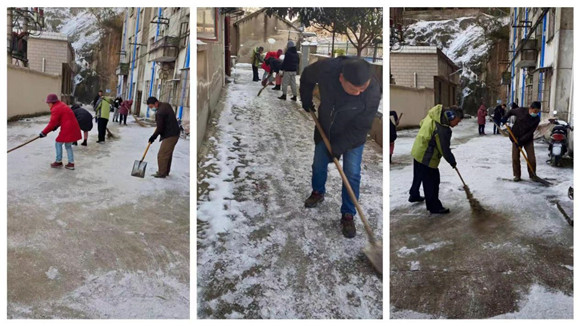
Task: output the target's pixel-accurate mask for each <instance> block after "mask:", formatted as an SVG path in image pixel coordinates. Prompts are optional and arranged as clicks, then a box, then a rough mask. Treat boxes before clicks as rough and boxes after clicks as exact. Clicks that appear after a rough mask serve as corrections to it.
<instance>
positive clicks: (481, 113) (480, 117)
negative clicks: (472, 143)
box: [477, 101, 487, 135]
mask: <svg viewBox="0 0 580 326" xmlns="http://www.w3.org/2000/svg"><path fill="white" fill-rule="evenodd" d="M486 117H487V108H486V107H485V105H484V104H483V101H482V102H481V106H480V107H479V110H477V124H479V135H485V118H486Z"/></svg>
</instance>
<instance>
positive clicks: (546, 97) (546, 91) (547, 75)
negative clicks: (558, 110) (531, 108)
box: [530, 69, 552, 115]
mask: <svg viewBox="0 0 580 326" xmlns="http://www.w3.org/2000/svg"><path fill="white" fill-rule="evenodd" d="M542 84H543V85H542V100H541V101H540V102H542V114H544V113H545V114H548V115H549V114H550V89H551V88H552V69H547V70H546V72H544V78H543V80H542ZM530 103H531V102H530Z"/></svg>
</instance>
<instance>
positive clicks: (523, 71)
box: [520, 8, 529, 107]
mask: <svg viewBox="0 0 580 326" xmlns="http://www.w3.org/2000/svg"><path fill="white" fill-rule="evenodd" d="M525 10H526V16H525V17H526V20H525V22H526V23H527V22H528V10H529V8H525ZM527 36H528V28H527V27H524V39H526V37H527ZM526 72H527V69H526V68H522V99H521V101H520V102H521V104H520V106H522V107H525V106H526Z"/></svg>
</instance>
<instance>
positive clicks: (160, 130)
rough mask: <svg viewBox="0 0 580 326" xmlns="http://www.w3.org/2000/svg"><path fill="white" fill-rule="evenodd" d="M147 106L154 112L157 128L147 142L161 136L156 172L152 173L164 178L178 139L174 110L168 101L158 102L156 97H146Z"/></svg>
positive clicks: (167, 172) (168, 170)
mask: <svg viewBox="0 0 580 326" xmlns="http://www.w3.org/2000/svg"><path fill="white" fill-rule="evenodd" d="M147 106H149V108H150V109H152V110H153V111H154V112H155V122H156V123H157V128H156V129H155V132H154V133H153V135H152V136H151V137H150V138H149V143H153V142H154V141H155V139H156V138H157V136H161V138H160V141H161V146H160V147H159V153H158V154H157V166H158V168H157V172H156V173H155V174H153V176H154V177H156V178H165V177H166V176H168V175H169V172H170V170H171V160H172V158H173V150H174V149H175V145H176V144H177V141H178V140H179V124H178V123H177V118H176V117H175V111H173V108H172V107H171V105H170V104H169V103H164V102H159V101H158V100H157V98H155V97H153V96H152V97H150V98H148V99H147Z"/></svg>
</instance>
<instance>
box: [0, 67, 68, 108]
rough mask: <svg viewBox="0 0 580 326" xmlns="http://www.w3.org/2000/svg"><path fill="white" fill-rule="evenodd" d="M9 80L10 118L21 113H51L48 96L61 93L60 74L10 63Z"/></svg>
mask: <svg viewBox="0 0 580 326" xmlns="http://www.w3.org/2000/svg"><path fill="white" fill-rule="evenodd" d="M8 80H9V81H10V82H9V83H8V110H7V111H8V112H7V117H8V119H10V118H12V117H15V116H19V115H30V114H38V113H49V112H50V111H49V109H48V106H47V105H46V103H45V100H46V96H47V95H48V94H51V93H54V94H57V95H60V82H61V80H60V77H59V76H55V75H52V74H47V73H42V72H38V71H35V70H31V69H28V68H23V67H17V66H14V65H8ZM22 90H26V92H25V93H23V91H22Z"/></svg>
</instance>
